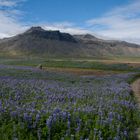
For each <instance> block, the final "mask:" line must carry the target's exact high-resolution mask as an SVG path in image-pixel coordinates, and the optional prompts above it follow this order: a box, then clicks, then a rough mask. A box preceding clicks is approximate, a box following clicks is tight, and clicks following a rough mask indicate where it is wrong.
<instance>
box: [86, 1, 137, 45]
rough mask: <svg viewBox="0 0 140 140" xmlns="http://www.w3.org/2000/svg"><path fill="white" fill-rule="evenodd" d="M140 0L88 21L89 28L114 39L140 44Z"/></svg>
mask: <svg viewBox="0 0 140 140" xmlns="http://www.w3.org/2000/svg"><path fill="white" fill-rule="evenodd" d="M139 9H140V1H139V0H134V1H133V2H131V3H129V4H128V5H125V6H122V7H118V8H115V9H113V10H112V11H110V12H108V13H106V14H104V15H103V16H102V17H100V18H96V19H91V20H88V21H87V24H88V26H89V28H92V29H93V30H95V32H96V33H98V34H100V35H102V36H106V37H108V38H112V39H114V38H115V39H120V40H126V41H131V42H134V43H139V44H140V10H139Z"/></svg>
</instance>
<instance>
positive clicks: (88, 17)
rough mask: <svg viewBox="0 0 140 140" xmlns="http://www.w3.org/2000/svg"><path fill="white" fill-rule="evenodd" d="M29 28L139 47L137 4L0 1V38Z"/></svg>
mask: <svg viewBox="0 0 140 140" xmlns="http://www.w3.org/2000/svg"><path fill="white" fill-rule="evenodd" d="M31 26H42V28H44V29H46V30H60V31H62V32H68V33H71V34H86V33H90V34H92V35H95V36H97V37H100V38H104V39H116V40H125V41H129V42H133V43H138V44H140V0H0V38H4V37H10V36H14V35H16V34H19V33H22V32H24V31H25V30H27V29H29V28H30V27H31Z"/></svg>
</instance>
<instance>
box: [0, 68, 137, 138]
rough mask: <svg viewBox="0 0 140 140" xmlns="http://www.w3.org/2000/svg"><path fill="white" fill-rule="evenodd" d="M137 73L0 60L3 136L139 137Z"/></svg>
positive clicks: (0, 130) (0, 116)
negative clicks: (76, 71)
mask: <svg viewBox="0 0 140 140" xmlns="http://www.w3.org/2000/svg"><path fill="white" fill-rule="evenodd" d="M134 74H135V73H127V74H115V75H106V76H100V77H97V76H75V75H72V74H63V73H57V72H47V71H43V70H39V69H37V68H32V67H23V66H22V67H20V66H6V65H0V140H129V139H130V140H135V136H136V134H135V132H136V129H137V127H138V126H139V113H138V110H137V104H136V102H135V98H134V96H133V94H132V90H131V88H130V85H129V84H128V80H129V79H131V78H132V77H133V75H134Z"/></svg>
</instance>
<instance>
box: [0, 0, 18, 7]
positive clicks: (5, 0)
mask: <svg viewBox="0 0 140 140" xmlns="http://www.w3.org/2000/svg"><path fill="white" fill-rule="evenodd" d="M16 4H17V1H14V0H13V1H11V0H0V6H4V7H13V6H16Z"/></svg>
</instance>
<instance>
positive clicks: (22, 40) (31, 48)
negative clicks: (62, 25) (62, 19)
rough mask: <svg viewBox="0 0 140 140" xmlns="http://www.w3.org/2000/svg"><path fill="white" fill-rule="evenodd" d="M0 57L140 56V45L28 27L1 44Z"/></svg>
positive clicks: (2, 40) (1, 41)
mask: <svg viewBox="0 0 140 140" xmlns="http://www.w3.org/2000/svg"><path fill="white" fill-rule="evenodd" d="M0 50H1V51H0V55H1V54H4V55H10V56H39V57H40V56H41V57H95V56H96V57H102V56H140V45H136V44H132V43H127V42H124V41H113V40H103V39H99V38H97V37H95V36H92V35H90V34H85V35H70V34H68V33H61V32H60V31H46V30H44V29H42V28H41V27H31V28H30V29H29V30H27V31H26V32H24V33H22V34H20V35H17V36H14V37H10V38H5V39H1V40H0Z"/></svg>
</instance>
